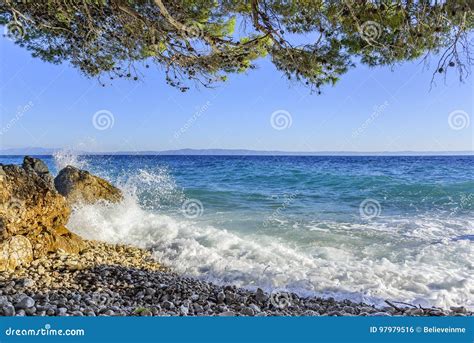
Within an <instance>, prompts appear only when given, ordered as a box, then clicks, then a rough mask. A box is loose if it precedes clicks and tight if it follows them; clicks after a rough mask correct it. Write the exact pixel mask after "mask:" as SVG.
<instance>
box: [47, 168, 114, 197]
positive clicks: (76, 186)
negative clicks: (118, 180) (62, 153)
mask: <svg viewBox="0 0 474 343" xmlns="http://www.w3.org/2000/svg"><path fill="white" fill-rule="evenodd" d="M54 185H55V186H56V189H57V190H58V192H59V193H60V194H62V195H63V196H64V197H66V199H67V201H68V202H69V203H70V204H77V203H85V204H93V203H95V202H98V201H101V200H103V201H108V202H119V201H120V200H122V192H121V191H120V190H119V189H118V188H116V187H114V186H112V185H111V184H110V183H109V182H107V181H106V180H104V179H101V178H100V177H97V176H95V175H92V174H91V173H89V172H88V171H85V170H81V169H78V168H75V167H73V166H67V167H66V168H64V169H63V170H61V171H60V172H59V174H58V176H56V178H55V179H54Z"/></svg>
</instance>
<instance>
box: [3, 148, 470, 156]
mask: <svg viewBox="0 0 474 343" xmlns="http://www.w3.org/2000/svg"><path fill="white" fill-rule="evenodd" d="M64 150H66V151H67V149H60V148H52V149H50V148H39V147H31V148H11V149H0V156H23V155H34V156H49V155H54V154H55V153H57V152H60V151H64ZM71 153H73V154H77V155H127V156H130V155H162V156H473V155H474V150H472V151H468V150H467V151H360V152H358V151H315V152H311V151H280V150H250V149H177V150H163V151H153V150H149V151H148V150H147V151H101V152H89V151H74V150H71Z"/></svg>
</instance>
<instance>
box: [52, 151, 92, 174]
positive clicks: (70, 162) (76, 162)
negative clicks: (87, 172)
mask: <svg viewBox="0 0 474 343" xmlns="http://www.w3.org/2000/svg"><path fill="white" fill-rule="evenodd" d="M53 158H54V163H55V166H56V169H57V170H58V171H59V170H61V169H63V168H65V167H67V166H73V167H76V168H79V169H87V162H86V160H85V159H84V158H81V156H79V155H78V154H77V153H76V152H74V151H73V150H58V151H56V152H54V154H53Z"/></svg>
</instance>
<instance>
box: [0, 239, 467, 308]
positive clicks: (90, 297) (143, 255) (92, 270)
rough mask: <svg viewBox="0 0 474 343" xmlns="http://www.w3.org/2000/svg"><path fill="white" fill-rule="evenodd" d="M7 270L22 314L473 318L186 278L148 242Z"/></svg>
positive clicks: (6, 282)
mask: <svg viewBox="0 0 474 343" xmlns="http://www.w3.org/2000/svg"><path fill="white" fill-rule="evenodd" d="M85 244H86V249H85V250H84V251H83V252H82V253H80V254H78V255H74V254H66V253H64V252H56V253H54V254H50V255H48V256H45V257H43V258H40V259H37V260H34V261H33V262H32V263H30V264H29V266H24V267H21V268H19V269H17V270H15V271H14V272H10V273H7V272H4V273H1V274H0V314H1V315H4V316H5V315H7V316H8V315H10V316H12V315H16V316H24V315H28V316H472V315H473V313H472V312H469V311H468V310H467V309H466V308H464V307H452V308H451V309H449V310H447V309H440V308H421V307H416V306H414V305H411V306H409V304H403V303H398V302H395V301H393V302H391V301H388V302H387V306H386V307H383V308H377V307H375V306H372V305H368V304H364V303H355V302H352V301H350V300H342V301H336V300H334V299H332V298H328V299H323V298H319V297H308V298H304V297H299V296H298V295H296V294H294V293H286V292H275V291H274V292H272V293H270V294H268V293H265V292H264V291H262V290H261V289H257V290H256V291H250V290H247V289H242V288H238V287H235V286H230V285H227V286H219V285H216V284H213V283H209V282H205V281H200V280H198V279H194V278H189V277H184V276H181V275H178V274H176V273H174V272H173V271H171V270H169V269H167V268H166V267H164V266H162V265H160V264H159V263H157V262H156V261H155V260H153V257H152V255H151V252H150V251H148V250H144V249H141V248H136V247H131V246H125V245H112V244H108V243H103V242H98V241H85Z"/></svg>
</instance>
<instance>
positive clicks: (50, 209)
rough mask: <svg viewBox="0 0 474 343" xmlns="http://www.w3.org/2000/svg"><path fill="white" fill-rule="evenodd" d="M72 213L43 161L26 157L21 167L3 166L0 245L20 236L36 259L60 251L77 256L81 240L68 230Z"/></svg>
mask: <svg viewBox="0 0 474 343" xmlns="http://www.w3.org/2000/svg"><path fill="white" fill-rule="evenodd" d="M70 213H71V210H70V207H69V205H68V203H67V201H66V199H65V198H64V197H63V196H61V195H60V194H59V193H58V192H57V191H56V189H55V188H54V184H53V178H52V176H51V175H50V173H49V171H48V168H47V166H46V165H45V164H44V163H43V162H42V161H41V160H38V159H35V158H32V157H25V159H24V162H23V165H22V166H21V167H20V166H16V165H4V166H0V244H6V242H7V241H8V240H9V239H10V238H12V237H14V236H20V235H21V236H23V237H24V238H25V239H27V240H29V242H30V245H31V247H32V249H33V255H34V257H35V258H36V257H40V256H43V255H45V254H46V253H48V252H53V251H57V250H58V249H63V250H65V251H66V252H71V253H75V252H78V251H80V250H81V249H82V246H83V243H82V240H81V239H80V238H79V237H78V236H77V235H74V234H73V233H71V232H69V231H68V230H67V229H66V228H65V225H66V223H67V221H68V219H69V215H70ZM23 241H24V239H23ZM9 244H11V243H9ZM4 249H6V248H5V247H4ZM7 250H8V249H7ZM0 268H1V267H0Z"/></svg>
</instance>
